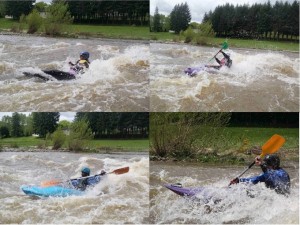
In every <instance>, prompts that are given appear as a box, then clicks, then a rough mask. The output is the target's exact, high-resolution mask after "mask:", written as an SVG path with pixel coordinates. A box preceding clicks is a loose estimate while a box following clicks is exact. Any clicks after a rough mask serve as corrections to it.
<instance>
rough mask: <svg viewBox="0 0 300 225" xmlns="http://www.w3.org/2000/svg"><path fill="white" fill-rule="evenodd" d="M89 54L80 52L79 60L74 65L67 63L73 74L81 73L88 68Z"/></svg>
mask: <svg viewBox="0 0 300 225" xmlns="http://www.w3.org/2000/svg"><path fill="white" fill-rule="evenodd" d="M89 57H90V53H89V52H81V53H80V55H79V60H78V61H77V62H76V63H72V62H69V65H70V66H71V69H72V70H74V71H75V72H77V73H78V72H83V71H84V69H87V68H89V64H90V62H89Z"/></svg>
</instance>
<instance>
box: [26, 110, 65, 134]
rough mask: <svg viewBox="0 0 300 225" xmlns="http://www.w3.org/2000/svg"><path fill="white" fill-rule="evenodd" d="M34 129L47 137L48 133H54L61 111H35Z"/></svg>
mask: <svg viewBox="0 0 300 225" xmlns="http://www.w3.org/2000/svg"><path fill="white" fill-rule="evenodd" d="M32 116H33V131H34V132H35V133H36V134H38V135H39V136H40V137H42V138H45V137H46V134H47V133H53V132H54V131H55V130H56V128H57V126H58V124H57V123H58V121H59V116H60V114H59V112H33V113H32Z"/></svg>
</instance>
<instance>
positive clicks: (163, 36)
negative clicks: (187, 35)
mask: <svg viewBox="0 0 300 225" xmlns="http://www.w3.org/2000/svg"><path fill="white" fill-rule="evenodd" d="M150 39H151V40H158V41H175V42H183V40H184V39H183V38H182V37H180V35H177V34H172V33H168V32H160V33H150ZM224 41H225V38H208V40H207V44H206V45H207V46H216V47H219V46H221V44H222V43H223V42H224ZM228 44H229V48H230V47H234V48H254V49H269V50H274V51H282V50H284V51H295V52H299V42H286V41H271V40H244V39H235V38H230V39H228Z"/></svg>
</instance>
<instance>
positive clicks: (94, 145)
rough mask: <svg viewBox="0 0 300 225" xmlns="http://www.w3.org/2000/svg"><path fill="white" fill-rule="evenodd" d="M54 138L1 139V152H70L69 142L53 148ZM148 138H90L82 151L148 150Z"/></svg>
mask: <svg viewBox="0 0 300 225" xmlns="http://www.w3.org/2000/svg"><path fill="white" fill-rule="evenodd" d="M52 145H53V142H52V140H45V139H42V138H38V137H20V138H5V139H0V152H1V151H3V152H9V151H15V152H19V151H20V152H26V151H33V152H35V151H36V152H39V151H42V152H45V151H46V152H47V151H53V152H57V151H60V152H70V151H69V150H68V146H67V142H66V143H64V145H63V146H62V148H60V149H58V150H52ZM148 151H149V141H148V139H141V140H89V141H86V143H85V145H84V150H83V151H80V152H87V153H111V152H148Z"/></svg>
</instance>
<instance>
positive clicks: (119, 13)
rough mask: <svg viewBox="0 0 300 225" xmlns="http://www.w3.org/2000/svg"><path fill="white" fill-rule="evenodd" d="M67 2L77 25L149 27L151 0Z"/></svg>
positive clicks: (70, 0) (68, 0)
mask: <svg viewBox="0 0 300 225" xmlns="http://www.w3.org/2000/svg"><path fill="white" fill-rule="evenodd" d="M66 2H67V3H68V5H69V10H70V13H71V15H72V16H73V17H74V22H75V23H89V24H107V25H137V26H146V25H149V0H135V1H119V0H111V1H73V0H66Z"/></svg>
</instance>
